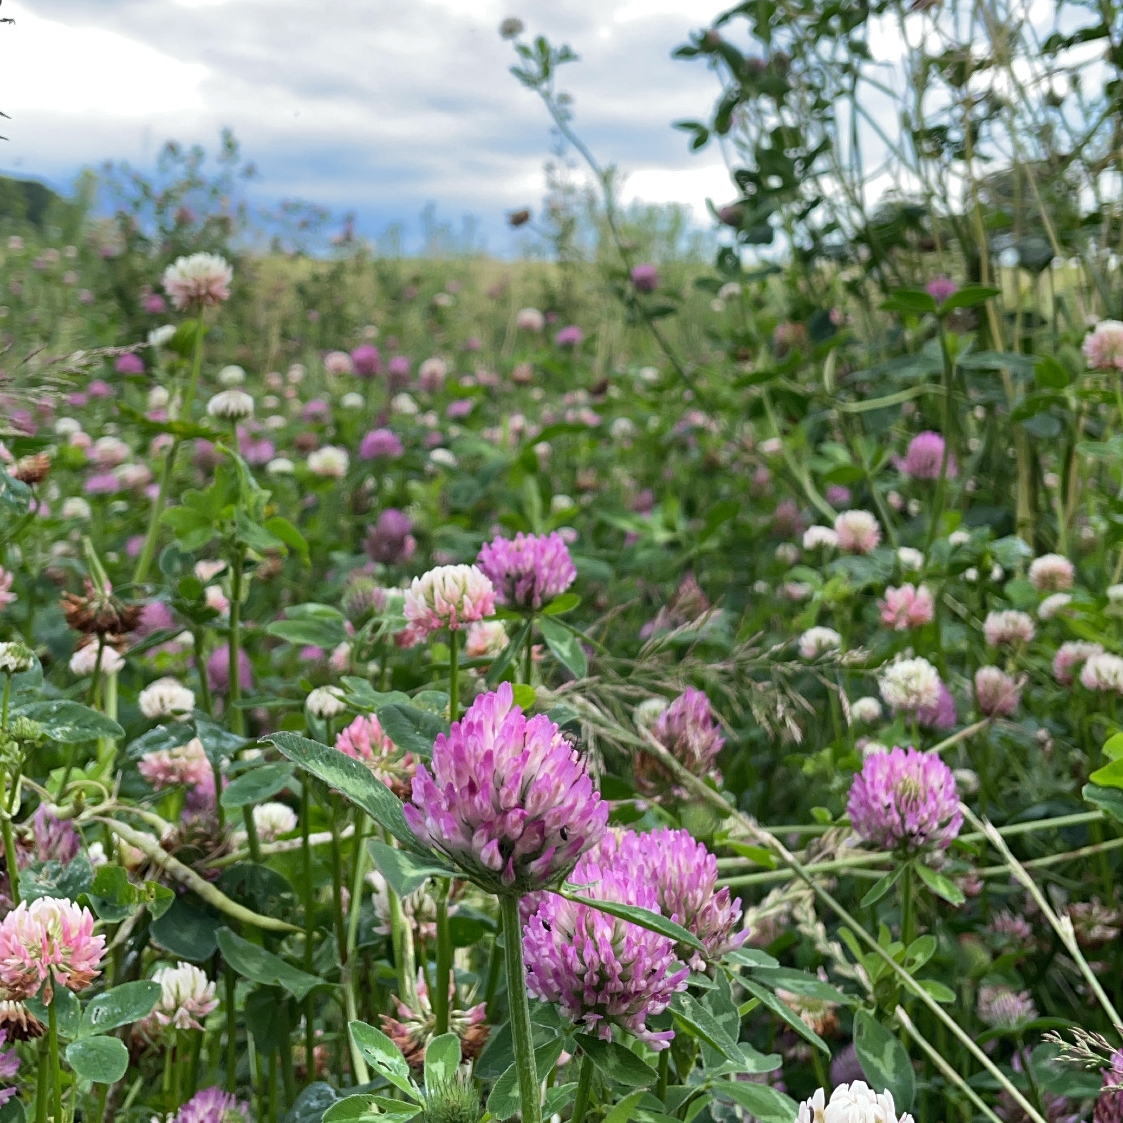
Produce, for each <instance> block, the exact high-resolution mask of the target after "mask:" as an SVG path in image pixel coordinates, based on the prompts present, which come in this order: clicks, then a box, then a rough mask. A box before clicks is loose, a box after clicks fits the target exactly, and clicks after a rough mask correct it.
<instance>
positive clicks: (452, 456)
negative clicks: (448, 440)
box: [429, 448, 459, 468]
mask: <svg viewBox="0 0 1123 1123" xmlns="http://www.w3.org/2000/svg"><path fill="white" fill-rule="evenodd" d="M429 461H430V463H432V464H436V465H438V466H439V467H441V468H455V467H456V466H457V464H458V463H459V461H458V460H457V459H456V453H454V452H453V451H452V450H451V449H447V448H435V449H433V451H432V452H430V453H429Z"/></svg>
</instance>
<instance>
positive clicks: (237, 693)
mask: <svg viewBox="0 0 1123 1123" xmlns="http://www.w3.org/2000/svg"><path fill="white" fill-rule="evenodd" d="M245 561H246V550H245V547H244V546H236V547H235V548H234V559H233V565H232V567H231V578H230V673H229V675H228V676H227V677H228V679H229V687H228V689H229V694H228V698H229V701H230V728H231V729H232V730H233V731H234V732H235V733H237V734H241V733H243V732H245V725H246V721H245V715H244V714H243V713H242V710H241V708H240V707H239V705H238V703H239V702H240V701H241V698H242V676H241V667H239V665H238V654H239V643H240V640H241V636H240V634H239V624H240V622H241V615H242V567H243V566H244V565H245Z"/></svg>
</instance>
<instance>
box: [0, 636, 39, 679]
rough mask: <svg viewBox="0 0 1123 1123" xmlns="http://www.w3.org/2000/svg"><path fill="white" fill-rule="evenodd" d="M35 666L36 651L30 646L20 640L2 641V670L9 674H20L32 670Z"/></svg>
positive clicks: (0, 651)
mask: <svg viewBox="0 0 1123 1123" xmlns="http://www.w3.org/2000/svg"><path fill="white" fill-rule="evenodd" d="M34 666H35V653H34V652H33V651H32V650H31V648H30V647H27V646H26V645H25V644H22V643H20V642H19V641H18V640H9V641H8V642H7V643H0V671H3V672H4V673H6V674H9V675H18V674H21V673H22V672H23V671H30V670H31V668H32V667H34Z"/></svg>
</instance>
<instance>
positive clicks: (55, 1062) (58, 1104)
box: [47, 980, 62, 1123]
mask: <svg viewBox="0 0 1123 1123" xmlns="http://www.w3.org/2000/svg"><path fill="white" fill-rule="evenodd" d="M54 985H55V986H56V987H57V986H58V981H57V980H55V981H54ZM47 1034H48V1040H49V1042H50V1046H49V1047H50V1050H51V1084H52V1088H53V1095H52V1097H51V1110H52V1112H53V1113H54V1121H55V1123H62V1069H61V1067H60V1066H59V1058H58V995H56V994H52V995H51V1001H50V1002H49V1003H48V1004H47Z"/></svg>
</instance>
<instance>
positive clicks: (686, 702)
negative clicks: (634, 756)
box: [651, 686, 725, 776]
mask: <svg viewBox="0 0 1123 1123" xmlns="http://www.w3.org/2000/svg"><path fill="white" fill-rule="evenodd" d="M651 732H652V735H653V736H654V737H655V740H656V741H658V742H659V744H661V745H662V746H663V748H665V749H666V750H667V752H669V753H670V754H671V756H673V757H674V758H675V759H676V760H677V761H679V762H680V763H681V764H683V765H685V766H686V767H687V768H688V769H689V770H690V771H691V772H693V773H694V775H695V776H706V775H708V774H709V773H710V772H711V771H712V770H713V766H714V761H715V760H716V759H717V754H718V753H720V752H721V749H722V746H723V745H724V744H725V738H724V737H723V736H722V735H721V726H720V725H718V723H717V721H716V720H715V719H714V711H713V707H712V706H711V705H710V700H709V698H707V697H706V695H705V693H704V692H703V691H701V690H696V689H695V688H694V687H692V686H688V687H687V688H686V690H685V691H684V692H683V693H682V694H680V695H679V696H678V697H677V698H676V699H675V700H674V701H673V702H672V703H671V704H670V705H669V706H668V707H667V708H666V709H665V710H664V711H663V712H662V713H661V714H660V715H659V716H658V718H656V719H655V724H654V725H653V726H652V727H651Z"/></svg>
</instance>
